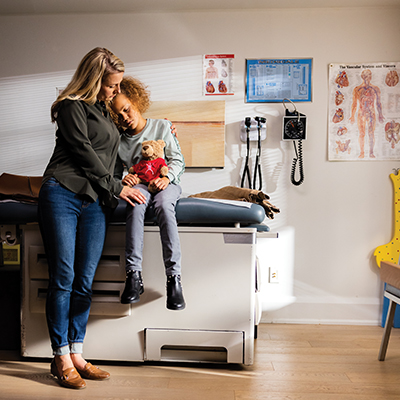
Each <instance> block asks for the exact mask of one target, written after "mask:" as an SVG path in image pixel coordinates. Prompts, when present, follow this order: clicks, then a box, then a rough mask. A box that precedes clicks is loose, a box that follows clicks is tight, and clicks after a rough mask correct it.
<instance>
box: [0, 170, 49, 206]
mask: <svg viewBox="0 0 400 400" xmlns="http://www.w3.org/2000/svg"><path fill="white" fill-rule="evenodd" d="M41 184H42V177H41V176H23V175H13V174H7V173H3V174H1V176H0V199H12V200H19V201H28V202H30V201H37V198H38V196H39V190H40V186H41Z"/></svg>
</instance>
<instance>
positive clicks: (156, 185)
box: [149, 176, 169, 191]
mask: <svg viewBox="0 0 400 400" xmlns="http://www.w3.org/2000/svg"><path fill="white" fill-rule="evenodd" d="M168 185H169V179H168V178H167V177H166V176H164V177H163V178H157V179H154V180H152V181H150V182H149V188H151V189H157V190H158V191H160V190H164V189H166V188H167V187H168Z"/></svg>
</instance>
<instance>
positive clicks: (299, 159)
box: [290, 139, 304, 186]
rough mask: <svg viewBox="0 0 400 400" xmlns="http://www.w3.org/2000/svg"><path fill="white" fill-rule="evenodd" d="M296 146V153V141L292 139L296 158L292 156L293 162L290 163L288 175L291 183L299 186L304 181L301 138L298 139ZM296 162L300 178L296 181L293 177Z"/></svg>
mask: <svg viewBox="0 0 400 400" xmlns="http://www.w3.org/2000/svg"><path fill="white" fill-rule="evenodd" d="M297 142H298V147H299V151H298V153H297V148H296V141H295V140H293V146H294V151H295V153H296V158H293V163H292V174H291V176H290V179H291V181H292V183H293V185H295V186H299V185H301V184H302V183H303V181H304V171H303V149H302V146H303V143H302V140H301V139H300V140H298V141H297ZM297 162H299V164H298V165H299V175H300V179H299V180H298V181H296V179H295V175H296V166H297Z"/></svg>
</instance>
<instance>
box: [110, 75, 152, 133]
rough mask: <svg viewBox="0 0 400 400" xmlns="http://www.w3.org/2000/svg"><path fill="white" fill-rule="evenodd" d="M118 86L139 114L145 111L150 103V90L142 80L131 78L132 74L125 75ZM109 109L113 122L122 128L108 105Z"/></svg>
mask: <svg viewBox="0 0 400 400" xmlns="http://www.w3.org/2000/svg"><path fill="white" fill-rule="evenodd" d="M120 87H121V93H122V94H123V95H125V96H126V97H127V98H128V99H129V100H130V102H131V103H132V104H133V105H134V106H135V107H136V108H137V109H138V111H139V112H140V114H143V113H145V112H146V111H147V110H148V109H149V107H150V104H151V101H150V91H149V90H148V89H147V86H146V85H145V84H144V83H143V82H141V81H140V80H139V79H136V78H133V77H132V76H125V77H124V78H123V79H122V81H121V83H120ZM111 104H112V103H111ZM109 109H110V114H111V117H112V119H113V121H114V122H115V124H116V125H117V126H118V127H119V128H122V127H121V124H120V122H119V120H118V115H116V114H115V113H114V112H113V110H112V109H111V107H109Z"/></svg>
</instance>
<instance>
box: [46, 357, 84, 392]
mask: <svg viewBox="0 0 400 400" xmlns="http://www.w3.org/2000/svg"><path fill="white" fill-rule="evenodd" d="M50 372H51V373H52V375H54V376H55V377H56V378H57V380H58V382H59V384H60V385H61V386H64V387H66V388H69V389H84V388H85V387H86V382H85V381H84V380H83V379H82V378H81V376H80V375H79V374H78V371H77V370H76V369H75V368H67V369H66V370H64V371H63V372H62V374H61V375H60V374H59V373H58V370H57V366H56V363H55V361H54V360H53V361H52V362H51V367H50Z"/></svg>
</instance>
